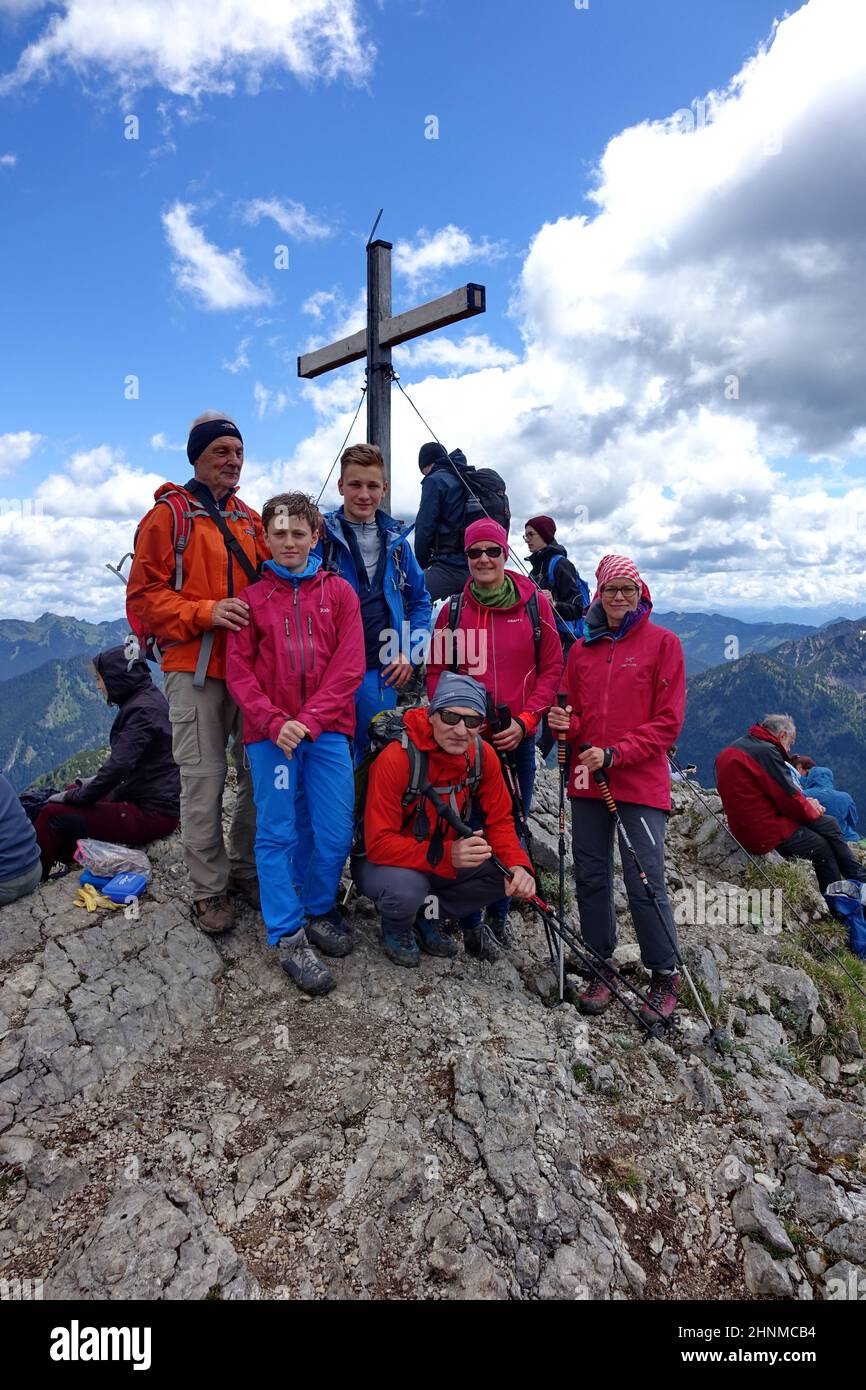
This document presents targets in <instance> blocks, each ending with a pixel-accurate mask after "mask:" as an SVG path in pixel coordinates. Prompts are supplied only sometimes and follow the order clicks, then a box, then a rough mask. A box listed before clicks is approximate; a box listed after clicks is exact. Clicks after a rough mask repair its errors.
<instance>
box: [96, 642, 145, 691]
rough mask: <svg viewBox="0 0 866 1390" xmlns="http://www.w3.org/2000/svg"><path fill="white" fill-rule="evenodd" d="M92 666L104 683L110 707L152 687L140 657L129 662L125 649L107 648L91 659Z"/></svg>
mask: <svg viewBox="0 0 866 1390" xmlns="http://www.w3.org/2000/svg"><path fill="white" fill-rule="evenodd" d="M93 664H94V666H95V667H96V669H97V671H98V672H99V674H100V675H101V677H102V679H103V680H104V681H105V688H106V690H107V691H108V700H109V703H110V704H112V705H122V704H124V703H125V702H126V701H127V700H128V699H130V697H131V696H133V695H137V694H139V692H140V691H142V690H144V689H146V687H147V686H149V685H152V684H153V682H152V680H151V676H150V669H149V667H148V665H147V662H146V661H143V660H142V659H141V658H140V657H139V658H137V659H135V660H132V661H131V660H130V659H129V657H128V656H127V655H126V648H125V647H109V649H108V651H104V652H99V653H98V654H97V655H96V656H95V657H94V658H93Z"/></svg>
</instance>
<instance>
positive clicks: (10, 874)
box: [0, 774, 42, 907]
mask: <svg viewBox="0 0 866 1390" xmlns="http://www.w3.org/2000/svg"><path fill="white" fill-rule="evenodd" d="M41 878H42V864H41V861H40V858H39V845H38V844H37V841H36V831H35V830H34V828H33V826H32V825H31V824H30V819H29V817H28V815H27V812H26V811H25V810H24V807H23V806H22V805H21V802H20V801H19V800H18V797H17V796H16V795H15V792H14V790H13V788H12V784H11V782H8V781H7V780H6V778H5V777H4V776H3V775H2V774H0V907H5V906H6V905H7V903H14V902H15V900H16V898H23V897H25V896H26V894H27V893H32V892H33V890H34V888H37V887H38V886H39V882H40V880H41Z"/></svg>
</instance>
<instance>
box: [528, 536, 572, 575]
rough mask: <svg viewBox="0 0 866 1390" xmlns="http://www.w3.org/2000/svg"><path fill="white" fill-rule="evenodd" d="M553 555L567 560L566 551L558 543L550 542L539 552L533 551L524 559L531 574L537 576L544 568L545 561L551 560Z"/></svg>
mask: <svg viewBox="0 0 866 1390" xmlns="http://www.w3.org/2000/svg"><path fill="white" fill-rule="evenodd" d="M554 555H562V556H563V557H564V558H565V559H566V560H567V559H568V551H567V550H566V548H565V546H564V545H560V544H559V541H551V542H550V544H549V545H544V546H542V547H541V549H540V550H533V551H532V552H531V553H530V554H529V555H527V557H526V563H527V564H528V565H529V566H530V567H531V569H532V573H533V574H539V573H540V572H541V570H542V569H543V567H544V562H545V560H549V559H552V558H553V556H554Z"/></svg>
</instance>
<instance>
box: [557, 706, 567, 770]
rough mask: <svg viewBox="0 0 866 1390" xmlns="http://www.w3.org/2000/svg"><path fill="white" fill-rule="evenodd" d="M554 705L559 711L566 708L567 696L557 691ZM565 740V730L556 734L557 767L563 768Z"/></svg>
mask: <svg viewBox="0 0 866 1390" xmlns="http://www.w3.org/2000/svg"><path fill="white" fill-rule="evenodd" d="M556 703H557V704H558V705H559V708H560V709H565V708H566V706H567V704H568V696H567V695H566V693H565V691H564V690H560V691H559V693H558V695H557V697H556ZM565 739H566V735H565V730H563V731H562V732H561V733H558V734H557V735H556V742H557V745H558V746H557V750H556V755H557V760H558V762H559V766H560V767H565V754H566V748H565Z"/></svg>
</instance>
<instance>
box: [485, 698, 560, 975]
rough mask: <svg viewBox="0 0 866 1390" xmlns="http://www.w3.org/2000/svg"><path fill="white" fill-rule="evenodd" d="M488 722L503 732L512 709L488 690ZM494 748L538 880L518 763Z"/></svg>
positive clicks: (550, 944)
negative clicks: (500, 702)
mask: <svg viewBox="0 0 866 1390" xmlns="http://www.w3.org/2000/svg"><path fill="white" fill-rule="evenodd" d="M487 722H488V724H489V725H490V728H491V729H492V731H493V732H494V733H497V734H498V733H502V732H503V730H505V729H507V728H508V727H509V725H510V724H511V710H510V709H509V708H508V706H507V705H499V707H498V708H497V707H496V706H494V704H493V696H492V695H491V694H490V691H488V692H487ZM493 748H494V752H495V753H496V756H497V757H498V758H499V765H500V767H501V768H502V772H503V776H504V777H505V785H506V786H507V788H508V794H509V796H510V797H511V805H512V808H513V810H514V815H515V818H516V820H517V822H518V825H519V827H520V834H521V836H522V837H523V841H524V843H525V845H526V853H527V855H528V857H529V862H530V864H532V873H533V877H534V878H535V880H536V882H537V881H538V871H537V869H536V867H535V861H534V858H533V854H532V832H531V831H530V829H529V822H528V821H527V819H526V809H525V807H524V804H523V793H522V792H521V790H520V780H519V778H518V776H517V764H516V762H515V760H514V758H513V756H512V755H511V754H510V753H506V752H505V751H504V750H502V751H501V752H500V750H499V749H498V748H497V747H496V745H495V744H494V745H493ZM544 933H545V936H546V938H547V951H548V955H549V956H550V964H551V965H552V967H553V969H554V972H555V971H556V970H557V951H556V946H555V943H554V939H553V937H552V935H551V933H550V927H549V926H548V924H547V922H545V923H544ZM560 955H561V947H560ZM559 998H560V1002H562V991H561V990H560V995H559Z"/></svg>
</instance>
